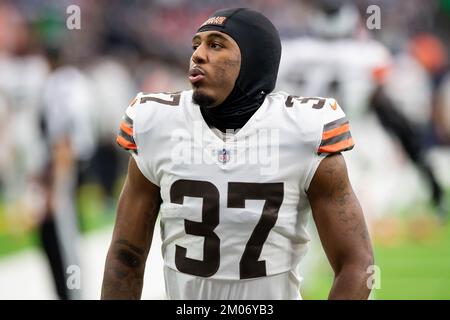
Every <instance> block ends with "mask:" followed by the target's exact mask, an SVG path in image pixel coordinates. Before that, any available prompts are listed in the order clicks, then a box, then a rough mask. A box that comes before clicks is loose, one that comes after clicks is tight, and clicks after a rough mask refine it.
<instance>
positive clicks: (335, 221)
mask: <svg viewBox="0 0 450 320" xmlns="http://www.w3.org/2000/svg"><path fill="white" fill-rule="evenodd" d="M192 46H193V50H194V52H193V54H192V56H191V60H190V70H189V80H190V82H191V84H192V88H193V90H189V91H182V92H177V93H159V94H138V96H137V97H136V99H134V100H133V101H132V103H131V104H130V106H129V107H128V109H127V110H126V113H125V116H124V118H123V121H122V122H121V124H120V133H119V135H118V137H117V142H118V143H119V145H120V146H122V147H123V148H125V149H126V150H129V151H130V153H131V155H132V158H131V159H130V163H129V167H128V176H127V179H126V181H125V184H124V187H123V190H122V194H121V196H120V199H119V204H118V210H117V218H116V224H115V228H114V232H113V238H112V242H111V246H110V248H109V251H108V256H107V260H106V266H105V272H104V278H103V287H102V298H103V299H138V298H140V296H141V292H142V286H143V275H144V269H145V263H146V258H147V254H148V252H149V248H150V245H151V240H152V234H153V229H154V225H155V222H156V219H157V216H158V213H159V215H160V223H161V237H162V254H163V257H164V262H165V263H164V264H165V266H164V274H165V286H166V293H167V297H168V298H169V299H300V298H301V296H300V292H299V277H298V274H297V265H298V264H299V262H300V260H301V259H302V257H303V256H304V255H305V254H306V252H307V249H308V241H309V236H308V233H307V232H306V223H307V221H308V216H309V211H310V209H312V213H313V218H314V221H315V223H316V225H317V229H318V231H319V234H320V238H321V241H322V244H323V247H324V249H325V251H326V253H327V255H328V258H329V261H330V264H331V266H332V267H333V270H334V272H335V278H334V282H333V286H332V289H331V291H330V294H329V298H330V299H366V298H367V297H368V295H369V293H370V288H369V287H368V286H367V284H366V282H367V273H366V270H367V268H368V267H369V266H370V265H372V263H373V254H372V247H371V242H370V239H369V235H368V232H367V228H366V224H365V220H364V216H363V212H362V210H361V207H360V205H359V202H358V200H357V198H356V196H355V194H354V192H353V190H352V187H351V184H350V182H349V179H348V176H347V170H346V165H345V161H344V158H343V156H342V155H341V152H343V151H345V150H350V149H352V148H353V140H352V136H351V134H350V128H349V123H348V120H347V118H346V116H345V114H344V112H343V111H342V109H341V108H340V106H339V105H338V104H337V102H336V101H335V100H334V99H325V98H320V97H300V96H296V95H290V94H288V93H285V92H272V91H273V89H274V87H275V82H276V78H277V72H278V67H279V61H280V56H281V42H280V38H279V35H278V32H277V30H276V29H275V27H274V26H273V25H272V23H271V22H270V21H269V20H268V19H267V18H266V17H264V16H263V15H262V14H260V13H258V12H255V11H252V10H249V9H242V8H239V9H226V10H219V11H217V12H215V13H214V14H213V15H212V16H211V17H210V18H209V19H208V20H206V21H205V22H204V23H203V24H202V25H201V26H200V28H199V29H198V30H197V33H196V34H195V35H194V37H193V39H192Z"/></svg>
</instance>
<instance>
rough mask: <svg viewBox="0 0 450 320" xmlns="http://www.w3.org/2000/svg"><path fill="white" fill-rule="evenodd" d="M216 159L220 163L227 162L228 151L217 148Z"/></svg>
mask: <svg viewBox="0 0 450 320" xmlns="http://www.w3.org/2000/svg"><path fill="white" fill-rule="evenodd" d="M218 160H219V162H222V164H225V163H227V162H228V161H229V160H230V151H228V150H226V149H225V148H223V149H222V150H218Z"/></svg>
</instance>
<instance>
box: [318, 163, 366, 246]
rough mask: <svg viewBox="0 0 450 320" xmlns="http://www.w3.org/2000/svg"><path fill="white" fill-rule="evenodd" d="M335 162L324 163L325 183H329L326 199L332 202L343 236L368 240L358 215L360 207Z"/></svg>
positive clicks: (364, 226)
mask: <svg viewBox="0 0 450 320" xmlns="http://www.w3.org/2000/svg"><path fill="white" fill-rule="evenodd" d="M338 164H339V163H338V162H337V161H329V162H326V163H324V165H325V167H324V172H325V174H326V175H327V179H326V181H328V182H329V183H331V184H332V185H331V186H330V188H327V191H328V194H327V198H328V199H330V200H331V201H332V205H333V207H334V208H335V210H336V212H337V214H338V216H339V221H341V222H342V223H343V224H344V225H345V227H344V231H343V234H344V235H345V236H347V237H355V236H358V237H359V238H360V239H362V240H364V241H368V240H369V234H368V231H367V228H366V225H365V222H364V220H363V219H361V216H360V215H359V212H360V211H361V207H360V205H359V202H358V200H357V199H356V197H355V195H354V193H353V190H352V188H351V186H350V184H349V181H348V177H347V175H346V174H344V173H343V172H342V167H341V166H339V165H338Z"/></svg>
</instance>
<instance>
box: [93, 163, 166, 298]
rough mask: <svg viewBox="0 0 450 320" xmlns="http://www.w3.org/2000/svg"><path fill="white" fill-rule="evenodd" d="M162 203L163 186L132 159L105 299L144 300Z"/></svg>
mask: <svg viewBox="0 0 450 320" xmlns="http://www.w3.org/2000/svg"><path fill="white" fill-rule="evenodd" d="M160 204H161V198H160V189H159V188H158V187H157V186H155V185H154V184H153V183H151V182H150V181H148V180H147V179H146V178H145V177H144V176H143V175H142V173H141V172H140V170H139V168H138V167H137V165H136V162H135V160H134V159H133V158H130V163H129V166H128V176H127V179H126V181H125V184H124V187H123V190H122V193H121V195H120V199H119V203H118V209H117V218H116V224H115V227H114V233H113V238H112V241H111V245H110V248H109V251H108V255H107V258H106V265H105V272H104V276H103V286H102V296H101V298H102V299H140V297H141V294H142V285H143V276H144V270H145V262H146V260H147V255H148V252H149V250H150V246H151V241H152V237H153V229H154V226H155V222H156V218H157V215H158V211H159V207H160Z"/></svg>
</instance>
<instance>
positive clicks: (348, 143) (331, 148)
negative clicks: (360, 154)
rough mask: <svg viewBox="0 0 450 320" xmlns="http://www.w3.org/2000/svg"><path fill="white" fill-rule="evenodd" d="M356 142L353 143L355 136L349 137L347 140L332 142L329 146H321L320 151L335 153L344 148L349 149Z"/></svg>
mask: <svg viewBox="0 0 450 320" xmlns="http://www.w3.org/2000/svg"><path fill="white" fill-rule="evenodd" d="M354 145H355V144H354V143H353V138H348V139H346V140H343V141H340V142H338V143H335V144H331V145H329V146H323V147H320V148H319V152H320V153H333V152H339V151H342V150H344V149H348V148H350V147H353V146H354Z"/></svg>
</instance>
